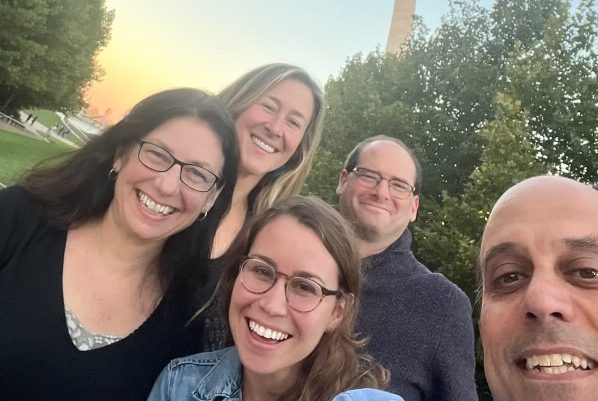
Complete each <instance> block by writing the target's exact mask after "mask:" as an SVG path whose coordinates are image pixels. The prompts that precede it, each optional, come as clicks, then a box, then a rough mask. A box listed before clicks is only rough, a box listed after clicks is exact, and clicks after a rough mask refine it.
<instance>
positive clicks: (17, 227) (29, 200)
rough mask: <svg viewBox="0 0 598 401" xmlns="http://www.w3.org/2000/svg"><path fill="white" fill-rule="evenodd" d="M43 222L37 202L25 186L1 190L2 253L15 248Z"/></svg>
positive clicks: (0, 228)
mask: <svg viewBox="0 0 598 401" xmlns="http://www.w3.org/2000/svg"><path fill="white" fill-rule="evenodd" d="M41 222H42V219H41V217H40V214H39V213H38V209H37V206H36V203H35V201H34V200H33V197H32V196H31V195H30V194H29V192H27V191H26V190H25V189H24V188H22V187H18V186H14V187H8V188H4V189H2V190H0V253H3V252H6V251H7V249H13V247H14V246H16V244H18V243H20V241H21V240H22V239H23V238H25V237H27V236H29V235H30V234H31V233H32V232H33V231H34V230H35V229H36V227H38V225H39V224H40V223H41Z"/></svg>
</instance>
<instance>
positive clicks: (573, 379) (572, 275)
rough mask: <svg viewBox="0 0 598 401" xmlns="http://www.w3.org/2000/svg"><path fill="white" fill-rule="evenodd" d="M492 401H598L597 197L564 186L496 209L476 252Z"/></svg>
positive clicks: (535, 186)
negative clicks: (478, 258) (479, 272)
mask: <svg viewBox="0 0 598 401" xmlns="http://www.w3.org/2000/svg"><path fill="white" fill-rule="evenodd" d="M480 268H481V277H482V282H483V295H482V309H481V317H480V334H481V337H482V344H483V346H484V366H485V371H486V378H487V379H488V383H489V385H490V389H491V391H492V395H493V397H494V400H495V401H540V400H542V401H551V400H568V401H590V400H591V401H595V400H598V374H597V373H598V369H597V365H596V361H597V360H598V192H597V191H596V190H594V189H592V188H591V187H589V186H586V185H583V184H580V183H578V182H576V181H573V180H570V179H567V178H562V177H547V176H543V177H535V178H531V179H528V180H526V181H523V182H521V183H519V184H517V185H515V186H514V187H512V188H511V189H509V190H508V191H507V192H505V194H504V195H503V196H502V197H501V198H500V199H499V200H498V202H497V203H496V205H495V206H494V209H493V210H492V213H491V214H490V217H489V219H488V223H487V225H486V228H485V230H484V235H483V239H482V245H481V251H480Z"/></svg>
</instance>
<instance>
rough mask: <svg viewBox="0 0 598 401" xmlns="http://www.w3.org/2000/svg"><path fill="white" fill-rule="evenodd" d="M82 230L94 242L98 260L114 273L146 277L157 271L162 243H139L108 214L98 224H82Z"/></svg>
mask: <svg viewBox="0 0 598 401" xmlns="http://www.w3.org/2000/svg"><path fill="white" fill-rule="evenodd" d="M75 230H83V231H85V232H86V233H87V235H89V236H90V238H91V239H92V240H93V241H94V248H95V249H97V253H98V255H97V256H98V257H99V258H101V259H102V260H103V261H104V263H105V264H106V268H107V269H112V270H113V271H114V273H118V274H123V275H127V276H132V275H141V276H143V277H148V276H151V275H153V274H154V273H155V272H156V271H157V265H158V259H159V257H160V253H161V252H162V248H163V247H164V243H165V240H160V241H142V240H139V239H134V238H132V237H131V236H130V235H128V233H126V232H124V231H123V230H122V229H121V228H120V225H119V224H118V223H117V222H116V221H115V219H114V215H113V213H111V212H110V210H109V211H108V212H107V213H106V214H105V216H104V217H103V218H102V219H100V220H99V221H97V222H92V223H88V224H84V225H83V226H81V227H79V228H76V229H75Z"/></svg>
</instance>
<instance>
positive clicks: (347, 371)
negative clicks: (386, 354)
mask: <svg viewBox="0 0 598 401" xmlns="http://www.w3.org/2000/svg"><path fill="white" fill-rule="evenodd" d="M279 216H292V217H294V218H296V219H297V220H298V221H299V223H301V224H302V225H303V226H305V227H307V228H309V229H311V230H313V231H314V232H315V233H316V234H317V235H318V236H319V237H320V239H321V240H322V243H323V244H324V246H325V247H326V250H327V251H328V252H329V253H330V255H331V256H332V257H333V258H334V260H335V262H336V264H337V266H338V274H339V287H340V289H341V290H342V291H343V292H345V293H347V294H349V295H348V296H347V297H346V298H345V299H346V302H345V311H344V316H343V319H342V321H341V322H340V324H339V325H338V326H337V327H336V329H334V330H331V331H330V332H325V333H324V335H323V336H322V338H321V339H320V342H319V343H318V345H317V346H316V348H315V349H314V350H313V351H312V352H311V354H310V355H309V356H308V357H307V358H306V359H304V360H303V362H302V364H301V367H300V373H299V374H298V375H297V380H296V383H294V384H293V385H292V386H290V388H289V389H288V391H287V392H286V393H285V394H283V395H282V396H281V397H280V398H279V399H280V400H297V401H322V400H330V399H332V398H333V397H334V396H335V395H337V394H339V393H341V392H343V391H346V390H349V389H352V388H362V387H372V388H384V387H385V386H386V384H387V383H388V380H389V378H390V373H389V372H388V370H386V369H385V368H384V367H382V365H380V364H379V363H377V362H376V361H374V359H373V358H372V357H370V356H369V355H367V354H365V353H363V352H362V348H363V346H364V345H365V342H366V341H365V340H363V339H358V338H357V337H356V336H355V334H354V332H353V328H354V325H355V320H356V318H357V311H358V302H359V296H360V292H361V281H362V274H361V260H360V257H359V253H358V251H357V249H358V247H357V243H356V240H355V234H354V233H353V231H352V229H351V227H350V225H349V224H347V222H346V221H345V220H344V219H343V217H342V216H341V215H340V214H339V213H338V212H337V211H336V210H335V209H334V208H333V207H331V206H330V205H328V204H326V203H325V202H324V201H322V200H321V199H319V198H316V197H305V196H291V197H289V198H287V199H285V200H282V201H279V202H276V203H275V204H274V205H273V206H272V207H271V208H270V209H268V210H266V211H265V212H263V213H261V214H259V215H257V216H256V217H255V218H254V220H253V221H252V223H251V225H250V226H249V229H248V230H247V231H246V233H245V235H244V236H242V237H241V239H240V240H239V242H238V243H237V244H235V251H236V252H237V255H246V254H247V253H248V252H249V249H250V248H251V246H252V244H253V242H254V240H255V238H256V236H257V234H258V233H259V232H260V231H261V230H262V229H263V228H264V227H265V226H266V225H268V224H269V223H270V222H271V221H272V220H274V219H275V218H277V217H279ZM297 240H300V239H299V238H298V239H297ZM238 274H239V264H238V263H234V264H231V265H229V266H228V268H227V269H226V271H225V273H224V277H223V291H222V293H223V296H225V297H226V298H225V300H226V301H225V304H226V310H227V311H228V308H229V306H230V299H231V295H232V289H233V286H234V282H235V280H236V278H237V275H238Z"/></svg>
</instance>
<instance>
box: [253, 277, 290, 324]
mask: <svg viewBox="0 0 598 401" xmlns="http://www.w3.org/2000/svg"><path fill="white" fill-rule="evenodd" d="M258 304H259V306H260V307H261V308H262V309H263V310H264V311H265V312H266V313H268V314H269V315H270V316H284V315H286V313H287V298H286V281H285V280H284V279H279V280H277V281H276V283H275V284H274V286H273V287H272V288H270V289H269V290H268V291H266V292H265V293H264V294H262V295H261V297H260V300H259V302H258Z"/></svg>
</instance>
